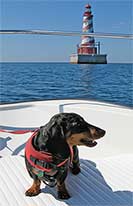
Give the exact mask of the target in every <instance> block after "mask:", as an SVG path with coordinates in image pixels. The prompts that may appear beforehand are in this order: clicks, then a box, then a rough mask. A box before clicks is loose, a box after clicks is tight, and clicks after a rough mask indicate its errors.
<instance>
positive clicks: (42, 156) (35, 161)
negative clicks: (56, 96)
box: [25, 113, 105, 199]
mask: <svg viewBox="0 0 133 206" xmlns="http://www.w3.org/2000/svg"><path fill="white" fill-rule="evenodd" d="M104 135H105V131H104V130H103V129H100V128H98V127H96V126H93V125H91V124H89V123H87V122H86V121H85V120H84V119H83V118H82V117H81V116H80V115H78V114H76V113H60V114H56V115H54V116H53V117H52V118H51V119H50V121H49V122H48V123H47V124H46V125H45V126H42V127H40V129H38V130H37V131H35V133H34V134H33V135H32V137H31V138H30V139H29V140H28V142H27V144H26V148H25V162H26V167H27V170H28V172H29V174H30V176H31V177H32V178H33V185H32V186H31V187H30V188H29V189H28V190H27V191H26V193H25V194H26V196H35V195H38V194H39V193H40V185H41V181H43V182H44V183H46V184H47V185H49V186H55V185H56V184H57V191H58V198H60V199H68V198H70V195H69V193H68V191H67V189H66V186H65V179H66V177H67V172H68V168H70V170H71V172H72V173H73V174H75V175H77V174H78V173H79V172H80V164H79V157H78V148H77V146H78V145H85V146H87V147H94V146H95V145H96V144H97V142H96V141H95V140H97V139H99V138H101V137H103V136H104Z"/></svg>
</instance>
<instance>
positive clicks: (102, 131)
mask: <svg viewBox="0 0 133 206" xmlns="http://www.w3.org/2000/svg"><path fill="white" fill-rule="evenodd" d="M105 133H106V131H105V130H103V129H100V130H99V134H100V136H101V137H103V136H104V135H105Z"/></svg>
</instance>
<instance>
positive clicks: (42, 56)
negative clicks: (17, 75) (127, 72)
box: [0, 0, 133, 63]
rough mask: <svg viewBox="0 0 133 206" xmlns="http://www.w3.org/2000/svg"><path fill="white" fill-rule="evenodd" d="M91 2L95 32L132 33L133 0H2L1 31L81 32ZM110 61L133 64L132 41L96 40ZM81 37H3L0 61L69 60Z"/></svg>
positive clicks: (1, 38)
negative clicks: (87, 6)
mask: <svg viewBox="0 0 133 206" xmlns="http://www.w3.org/2000/svg"><path fill="white" fill-rule="evenodd" d="M86 3H90V4H91V6H92V12H93V15H94V18H93V24H94V31H95V32H109V33H110V32H111V33H128V34H131V33H132V25H131V23H132V22H131V19H132V18H131V15H132V8H131V7H132V1H131V0H112V1H109V0H106V1H105V0H104V1H102V0H91V1H85V0H73V1H70V0H58V1H56V0H0V7H1V18H0V25H1V29H28V30H30V29H42V30H62V31H81V30H82V16H83V13H84V6H85V4H86ZM96 40H97V41H99V40H100V42H101V53H106V54H107V55H108V62H118V63H119V62H133V58H132V55H133V54H132V51H131V40H122V39H120V40H118V39H117V40H116V39H105V38H100V39H96ZM78 43H80V37H61V36H35V35H12V36H11V35H7V36H6V35H5V36H4V35H1V36H0V52H1V54H0V61H46V62H49V61H53V62H54V61H58V62H60V61H65V62H68V61H69V56H70V55H71V54H72V53H75V52H76V45H77V44H78Z"/></svg>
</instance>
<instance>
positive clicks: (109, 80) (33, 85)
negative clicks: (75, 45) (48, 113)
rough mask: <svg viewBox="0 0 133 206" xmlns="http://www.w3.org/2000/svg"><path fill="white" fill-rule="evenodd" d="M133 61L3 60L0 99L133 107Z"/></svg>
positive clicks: (0, 66) (0, 70) (1, 100)
mask: <svg viewBox="0 0 133 206" xmlns="http://www.w3.org/2000/svg"><path fill="white" fill-rule="evenodd" d="M132 73H133V67H132V64H107V65H76V64H75V65H73V64H69V63H1V64H0V86H1V89H0V102H1V103H7V102H8V103H9V102H10V103H11V102H20V101H29V100H46V99H65V98H77V99H79V98H81V99H93V100H98V101H99V100H100V101H106V102H110V103H115V104H121V105H125V106H133V82H132V80H133V76H132Z"/></svg>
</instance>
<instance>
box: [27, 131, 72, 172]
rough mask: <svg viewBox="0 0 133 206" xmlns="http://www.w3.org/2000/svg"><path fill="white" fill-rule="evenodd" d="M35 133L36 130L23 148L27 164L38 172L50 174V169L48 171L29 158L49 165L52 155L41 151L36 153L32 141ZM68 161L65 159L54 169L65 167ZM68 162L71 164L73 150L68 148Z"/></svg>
mask: <svg viewBox="0 0 133 206" xmlns="http://www.w3.org/2000/svg"><path fill="white" fill-rule="evenodd" d="M37 132H38V130H36V131H35V132H34V133H33V134H32V136H31V137H30V138H29V140H28V141H27V143H26V147H25V155H26V158H27V160H28V162H29V163H30V164H31V166H32V167H34V168H36V169H38V170H41V171H43V172H51V171H52V168H50V169H48V168H45V167H43V166H41V165H38V164H36V163H35V161H32V158H31V157H33V158H34V159H35V160H38V161H42V162H46V163H51V162H52V154H51V153H49V152H43V151H37V150H35V148H34V147H33V145H32V140H33V138H34V137H35V135H36V134H37ZM68 160H69V158H67V159H65V160H64V161H62V162H61V163H59V164H58V165H56V167H61V166H63V165H65V163H67V161H68ZM70 160H71V162H72V160H73V149H72V147H70Z"/></svg>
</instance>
